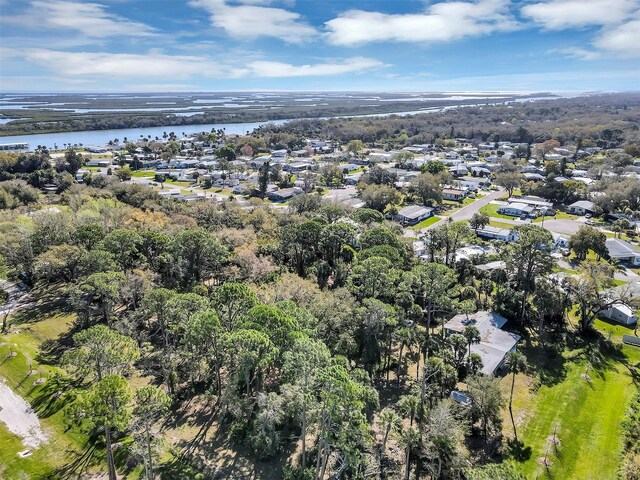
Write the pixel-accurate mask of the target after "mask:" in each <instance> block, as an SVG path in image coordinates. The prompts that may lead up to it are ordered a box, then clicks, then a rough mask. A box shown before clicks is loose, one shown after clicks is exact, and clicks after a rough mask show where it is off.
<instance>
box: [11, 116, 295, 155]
mask: <svg viewBox="0 0 640 480" xmlns="http://www.w3.org/2000/svg"><path fill="white" fill-rule="evenodd" d="M285 121H286V120H274V121H272V122H254V123H210V124H206V125H176V126H169V125H166V126H164V127H147V128H119V129H115V130H85V131H80V132H61V133H38V134H35V135H12V136H8V137H0V144H2V143H28V144H29V148H30V149H32V150H33V149H35V148H36V147H37V146H38V145H42V146H45V147H47V148H50V149H51V148H54V146H55V145H57V146H58V148H60V149H62V148H64V145H65V144H71V145H80V144H82V145H84V146H90V145H91V146H103V145H106V144H107V143H109V141H110V140H114V139H116V138H117V139H118V140H120V142H121V143H122V142H124V139H125V137H126V139H127V140H128V141H130V142H131V141H137V140H139V139H140V138H141V137H145V138H148V137H149V135H151V139H152V140H155V138H156V137H158V138H160V139H162V138H163V135H164V133H165V132H166V133H167V134H169V133H170V132H173V133H175V134H176V136H177V137H178V138H180V137H181V136H182V133H183V132H184V133H185V134H192V133H197V132H210V131H211V130H219V129H221V128H224V129H225V131H226V132H227V133H228V134H232V133H235V134H239V135H244V134H246V133H247V132H251V131H253V129H255V128H258V127H259V126H261V125H265V124H267V123H272V124H281V123H284V122H285Z"/></svg>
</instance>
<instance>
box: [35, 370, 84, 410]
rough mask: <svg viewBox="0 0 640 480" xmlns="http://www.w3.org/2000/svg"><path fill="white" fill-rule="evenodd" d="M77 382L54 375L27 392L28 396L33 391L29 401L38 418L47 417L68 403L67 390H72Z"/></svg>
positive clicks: (76, 385)
mask: <svg viewBox="0 0 640 480" xmlns="http://www.w3.org/2000/svg"><path fill="white" fill-rule="evenodd" d="M79 383H80V382H74V381H73V380H71V379H70V378H67V377H63V376H61V375H54V376H53V377H51V378H49V379H48V380H47V381H46V382H45V383H44V384H42V385H40V386H39V387H37V388H38V391H37V392H35V390H36V387H34V388H33V389H32V391H31V392H29V396H31V394H32V393H34V392H35V394H34V395H33V400H32V401H31V406H32V407H33V410H34V411H35V412H36V413H37V414H38V417H40V418H48V417H50V416H51V415H55V414H56V413H57V412H58V411H60V410H61V409H62V408H64V407H65V405H67V404H68V403H69V396H68V392H72V391H73V390H74V389H75V388H77V387H78V384H79Z"/></svg>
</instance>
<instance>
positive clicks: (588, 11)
mask: <svg viewBox="0 0 640 480" xmlns="http://www.w3.org/2000/svg"><path fill="white" fill-rule="evenodd" d="M638 7H640V3H639V2H638V1H637V0H551V1H548V2H540V3H533V4H531V5H525V6H524V7H522V10H521V13H522V15H523V16H524V17H526V18H529V19H531V20H533V21H534V22H536V23H538V24H540V25H542V26H543V27H544V28H547V29H549V30H562V29H565V28H581V27H588V26H594V25H596V26H598V25H610V24H615V23H619V22H621V21H623V20H625V18H626V17H627V16H628V15H629V14H630V13H631V12H632V11H633V10H634V9H636V8H638Z"/></svg>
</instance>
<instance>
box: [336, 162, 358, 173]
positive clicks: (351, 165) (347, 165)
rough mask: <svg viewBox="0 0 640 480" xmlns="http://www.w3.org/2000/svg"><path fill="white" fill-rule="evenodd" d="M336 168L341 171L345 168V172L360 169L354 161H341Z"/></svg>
mask: <svg viewBox="0 0 640 480" xmlns="http://www.w3.org/2000/svg"><path fill="white" fill-rule="evenodd" d="M338 168H339V169H340V170H342V171H344V170H346V171H347V172H354V171H356V170H358V169H360V168H361V167H360V165H356V164H355V163H341V164H339V165H338Z"/></svg>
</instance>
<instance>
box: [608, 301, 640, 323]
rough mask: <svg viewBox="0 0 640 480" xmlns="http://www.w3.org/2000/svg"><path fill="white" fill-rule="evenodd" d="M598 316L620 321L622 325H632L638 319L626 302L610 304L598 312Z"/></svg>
mask: <svg viewBox="0 0 640 480" xmlns="http://www.w3.org/2000/svg"><path fill="white" fill-rule="evenodd" d="M600 316H601V317H604V318H607V319H609V320H613V321H614V322H618V323H622V324H623V325H633V324H634V323H636V322H637V321H638V317H636V315H635V312H634V311H633V310H632V309H631V307H630V306H629V305H627V304H626V303H618V304H615V305H612V306H611V307H609V308H607V309H606V310H604V311H602V312H600Z"/></svg>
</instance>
